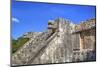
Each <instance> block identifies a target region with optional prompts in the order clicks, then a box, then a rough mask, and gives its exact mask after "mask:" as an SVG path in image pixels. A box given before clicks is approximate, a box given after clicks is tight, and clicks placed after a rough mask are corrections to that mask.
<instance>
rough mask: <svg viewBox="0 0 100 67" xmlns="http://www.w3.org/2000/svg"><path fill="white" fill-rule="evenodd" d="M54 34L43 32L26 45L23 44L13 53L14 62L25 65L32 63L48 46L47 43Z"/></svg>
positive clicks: (14, 63)
mask: <svg viewBox="0 0 100 67" xmlns="http://www.w3.org/2000/svg"><path fill="white" fill-rule="evenodd" d="M52 35H53V34H52V33H48V32H43V33H41V34H39V35H38V36H36V37H35V38H31V39H30V40H29V41H28V42H27V43H25V44H24V46H22V47H21V48H20V49H19V50H18V51H17V52H16V53H14V54H13V56H12V64H13V65H16V64H18V65H24V64H29V63H31V61H32V60H34V58H35V57H37V56H38V54H39V53H40V51H42V50H43V49H45V47H46V46H47V44H46V43H47V42H49V40H50V39H49V38H50V36H52ZM48 39H49V40H48Z"/></svg>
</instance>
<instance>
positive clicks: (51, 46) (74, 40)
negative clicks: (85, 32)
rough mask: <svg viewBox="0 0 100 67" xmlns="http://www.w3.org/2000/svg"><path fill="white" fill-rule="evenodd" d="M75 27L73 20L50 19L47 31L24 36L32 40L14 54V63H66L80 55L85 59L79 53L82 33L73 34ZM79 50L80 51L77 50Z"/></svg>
mask: <svg viewBox="0 0 100 67" xmlns="http://www.w3.org/2000/svg"><path fill="white" fill-rule="evenodd" d="M74 27H75V24H73V23H72V22H71V21H69V20H66V19H63V18H58V19H56V20H54V21H49V23H48V31H46V32H40V33H32V32H30V33H26V34H25V35H24V36H23V37H28V38H30V40H29V41H28V42H27V43H25V45H24V46H23V47H21V48H20V49H19V50H18V51H17V52H16V53H14V54H13V56H12V64H13V65H26V64H44V63H64V62H73V61H77V60H78V59H77V58H79V57H80V59H81V60H83V55H82V56H81V55H79V54H78V53H79V52H80V38H79V36H80V34H72V33H73V31H75V28H74ZM77 50H79V52H75V51H77ZM74 53H77V54H75V55H74ZM76 55H78V56H76ZM73 57H74V58H73Z"/></svg>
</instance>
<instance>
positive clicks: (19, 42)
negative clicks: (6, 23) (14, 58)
mask: <svg viewBox="0 0 100 67" xmlns="http://www.w3.org/2000/svg"><path fill="white" fill-rule="evenodd" d="M27 41H29V38H22V37H20V38H18V39H17V40H15V39H12V53H15V52H16V51H17V50H18V49H19V48H20V47H22V46H23V45H24V44H25V43H26V42H27Z"/></svg>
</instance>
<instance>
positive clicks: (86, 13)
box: [12, 0, 96, 39]
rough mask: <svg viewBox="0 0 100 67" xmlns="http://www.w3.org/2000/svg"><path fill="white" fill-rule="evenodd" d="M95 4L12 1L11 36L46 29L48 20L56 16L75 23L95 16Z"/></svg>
mask: <svg viewBox="0 0 100 67" xmlns="http://www.w3.org/2000/svg"><path fill="white" fill-rule="evenodd" d="M95 12H96V7H95V6H86V5H85V6H83V5H72V4H70V5H68V4H66V5H65V4H50V3H39V2H20V1H15V0H13V1H12V37H13V38H15V39H16V38H18V37H20V36H22V35H23V34H24V33H26V32H43V31H46V30H47V26H48V25H47V24H48V21H49V20H55V19H56V18H58V17H61V18H66V19H69V20H71V21H72V22H73V23H75V24H79V23H80V22H81V21H85V20H88V19H91V18H96V14H95Z"/></svg>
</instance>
